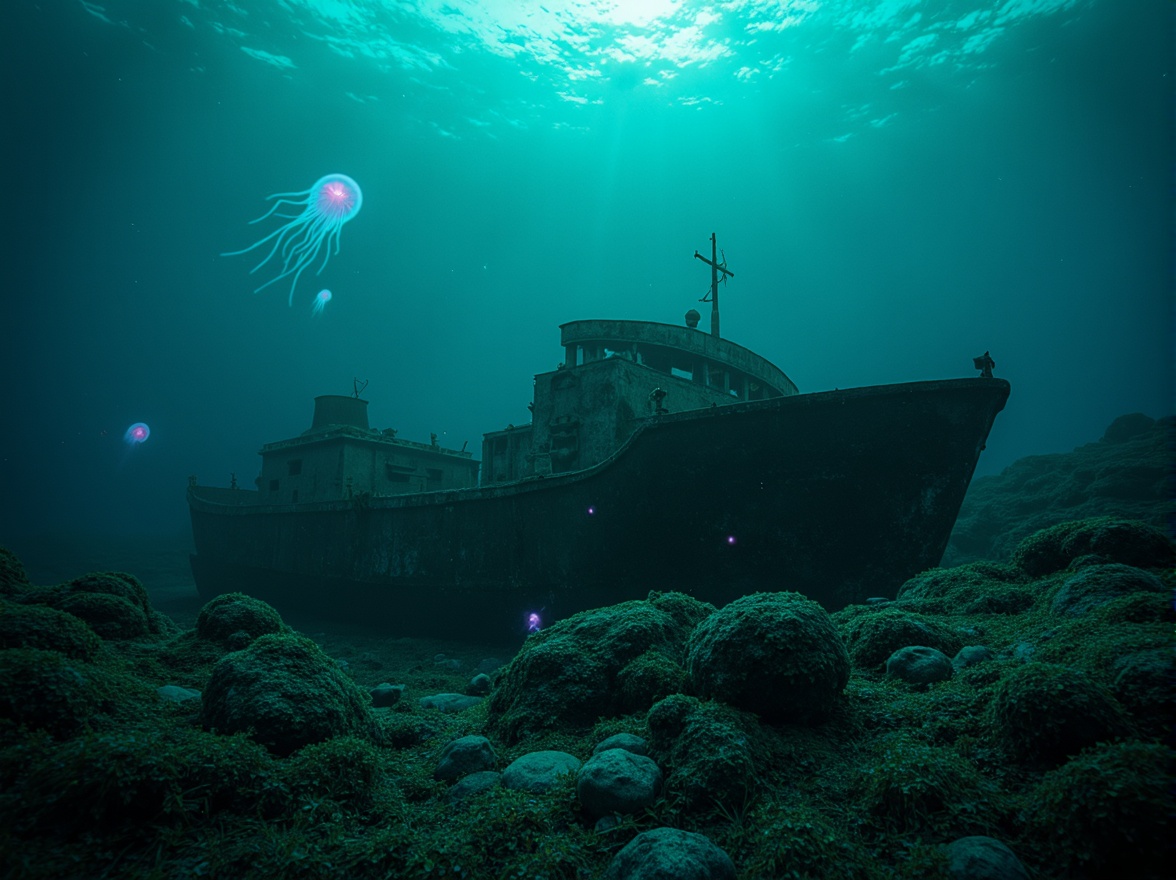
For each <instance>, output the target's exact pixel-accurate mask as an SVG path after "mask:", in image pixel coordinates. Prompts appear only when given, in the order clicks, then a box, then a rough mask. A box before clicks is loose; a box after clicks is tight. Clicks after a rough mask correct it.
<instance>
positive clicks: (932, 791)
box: [858, 732, 993, 834]
mask: <svg viewBox="0 0 1176 880" xmlns="http://www.w3.org/2000/svg"><path fill="white" fill-rule="evenodd" d="M873 758H874V760H872V761H871V762H869V764H868V765H867V767H866V768H865V769H864V770H863V771H862V774H861V777H860V780H859V783H858V788H859V791H860V794H861V804H862V806H863V807H865V809H866V811H867V812H868V813H869V814H870V815H871V817H872V818H873V820H874V821H875V822H876V823H877V824H878V826H879V827H880V828H881V829H882V830H884V831H886V832H889V833H895V834H910V833H914V832H918V831H927V830H932V829H940V830H949V829H955V828H959V827H960V824H961V823H972V822H975V821H976V820H977V819H983V818H985V817H986V814H990V812H991V809H990V808H989V807H987V806H986V805H987V804H988V803H989V802H990V801H991V797H992V793H993V787H992V784H991V783H989V782H988V781H986V780H985V779H984V778H983V777H982V776H981V775H980V773H979V771H977V770H976V769H975V768H974V767H973V766H972V765H971V764H970V763H969V762H968V761H967V760H966V759H964V758H962V757H960V755H959V754H958V753H957V752H955V751H954V750H953V749H949V748H944V747H942V746H932V745H928V744H926V743H924V742H921V741H919V740H918V739H917V738H915V737H913V736H911V735H910V734H909V733H905V732H904V733H896V734H892V735H889V736H886V737H884V738H882V739H880V740H878V742H877V743H876V744H875V745H874V755H873Z"/></svg>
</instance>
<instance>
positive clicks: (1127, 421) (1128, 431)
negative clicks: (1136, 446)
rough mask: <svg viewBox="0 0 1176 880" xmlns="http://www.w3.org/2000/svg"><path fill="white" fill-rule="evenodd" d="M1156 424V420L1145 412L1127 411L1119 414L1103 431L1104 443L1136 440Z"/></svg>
mask: <svg viewBox="0 0 1176 880" xmlns="http://www.w3.org/2000/svg"><path fill="white" fill-rule="evenodd" d="M1155 426H1156V420H1155V419H1153V418H1152V417H1151V416H1149V415H1144V414H1143V413H1138V412H1137V413H1127V414H1126V415H1122V416H1119V417H1118V418H1117V419H1115V420H1114V421H1113V422H1111V423H1110V424H1109V425H1107V429H1106V430H1105V431H1104V432H1103V435H1102V442H1103V443H1125V442H1127V441H1128V440H1134V439H1135V438H1136V437H1139V436H1141V435H1143V434H1146V433H1147V432H1148V431H1151V430H1152V429H1153V428H1155Z"/></svg>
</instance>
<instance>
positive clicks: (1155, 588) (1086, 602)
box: [1053, 562, 1168, 617]
mask: <svg viewBox="0 0 1176 880" xmlns="http://www.w3.org/2000/svg"><path fill="white" fill-rule="evenodd" d="M1167 592H1168V591H1167V590H1166V589H1165V588H1164V583H1163V581H1161V580H1160V579H1159V578H1158V577H1156V576H1155V575H1154V574H1152V573H1151V572H1148V571H1144V570H1143V569H1141V568H1136V567H1135V566H1132V565H1123V564H1122V563H1118V562H1115V563H1110V564H1108V565H1090V566H1084V567H1083V568H1082V569H1081V570H1080V571H1079V572H1078V573H1077V574H1075V575H1074V576H1073V577H1070V578H1067V579H1066V582H1065V583H1064V584H1062V587H1061V589H1060V590H1058V592H1057V593H1056V594H1055V595H1054V600H1053V611H1054V613H1055V614H1065V615H1068V616H1071V617H1078V616H1080V615H1083V614H1085V613H1086V612H1088V611H1090V610H1091V609H1093V608H1097V607H1099V606H1100V605H1106V604H1107V603H1109V602H1113V601H1114V600H1115V599H1118V598H1120V597H1121V596H1127V595H1130V594H1132V593H1167Z"/></svg>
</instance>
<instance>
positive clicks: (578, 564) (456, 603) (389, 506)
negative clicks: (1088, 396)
mask: <svg viewBox="0 0 1176 880" xmlns="http://www.w3.org/2000/svg"><path fill="white" fill-rule="evenodd" d="M1008 394H1009V385H1008V383H1007V382H1005V381H1003V380H1000V379H956V380H945V381H934V382H915V383H906V384H901V385H882V386H871V387H866V388H855V389H848V390H841V391H831V392H821V393H815V394H800V395H795V396H791V397H781V398H773V399H771V400H764V401H755V402H747V403H737V404H732V405H729V406H721V407H714V408H710V409H703V410H695V411H690V412H682V413H675V414H668V415H662V416H658V417H656V418H653V419H650V420H648V421H647V422H645V423H644V424H642V425H641V427H640V428H639V429H638V430H637V431H636V432H635V433H634V434H633V436H632V437H630V438H629V440H628V441H626V443H625V444H624V445H623V446H622V447H621V448H620V449H619V450H618V451H617V452H616V454H615V455H613V456H612V457H611V458H610V459H608V460H607V461H605V462H602V463H601V464H599V465H596V466H595V467H592V468H589V469H587V470H583V471H577V472H573V473H566V474H557V475H553V476H547V477H542V478H529V479H526V480H522V481H519V482H516V483H509V484H503V485H496V486H492V487H487V488H479V489H466V490H460V491H452V492H431V493H422V494H415V495H400V496H392V497H383V498H360V499H356V500H353V501H338V502H322V503H315V504H294V505H274V506H271V505H262V504H257V503H251V500H252V498H253V497H254V493H250V492H237V491H235V490H226V489H206V488H203V487H199V486H194V487H191V488H190V489H189V492H188V501H189V507H190V509H191V515H192V529H193V535H194V539H195V546H196V553H195V554H194V555H193V557H192V570H193V573H194V575H195V578H196V583H197V586H198V588H199V590H200V593H201V595H202V596H204V597H205V598H211V597H212V596H215V595H217V594H220V593H224V592H230V591H241V592H246V593H250V594H252V595H255V596H258V597H259V598H262V599H264V600H266V601H268V602H270V603H272V604H274V605H275V606H276V607H278V608H279V609H280V610H282V611H285V612H287V613H290V612H294V613H298V612H302V613H311V614H322V615H324V616H329V617H332V618H338V619H349V620H353V621H357V622H362V623H368V624H372V625H374V626H376V627H379V628H380V629H384V630H386V631H388V632H396V633H404V634H420V635H427V634H444V635H449V636H473V637H478V638H483V639H485V638H496V637H506V636H510V635H514V634H519V633H521V632H524V631H525V628H526V619H527V615H528V614H529V613H530V612H531V611H539V612H540V614H541V615H542V617H543V618H544V621H545V622H549V621H550V620H552V619H555V618H558V617H564V616H567V615H568V614H571V613H573V612H575V611H578V610H582V609H585V608H591V607H598V606H601V605H606V604H612V603H616V602H619V601H623V600H626V599H635V598H644V597H645V596H646V595H647V594H648V592H649V591H650V590H678V591H682V592H686V593H689V594H691V595H694V596H696V597H698V598H699V599H704V600H706V601H709V602H712V603H714V604H716V605H722V604H724V603H726V602H729V601H731V600H732V599H734V598H737V597H738V596H741V595H744V594H746V593H750V592H756V591H761V590H795V591H798V592H801V593H804V594H806V595H808V596H810V597H812V598H813V599H816V600H817V601H819V602H821V604H822V605H824V606H825V607H826V608H827V609H828V610H830V611H832V610H836V609H838V608H841V607H844V606H845V605H847V604H850V603H854V602H860V601H862V600H864V599H866V598H867V597H870V596H892V595H893V594H894V591H895V590H896V589H897V588H898V586H899V585H900V584H902V582H903V581H904V580H906V579H907V578H909V577H911V576H912V575H914V574H916V573H918V572H920V571H922V570H924V569H927V568H930V567H933V566H935V565H936V564H938V562H939V559H940V557H941V556H942V554H943V551H944V549H945V548H946V546H947V541H948V538H949V536H950V534H951V530H952V526H953V525H954V523H955V519H956V515H957V514H958V512H959V508H960V504H961V503H962V501H963V498H964V493H965V492H966V491H967V488H968V484H969V482H970V480H971V478H972V473H973V471H974V469H975V467H976V463H977V460H978V458H979V456H980V452H981V450H982V449H983V448H984V444H985V441H986V439H987V437H988V433H989V430H990V429H991V427H992V424H993V420H994V419H995V417H996V414H997V413H998V412H1000V410H1001V409H1002V408H1003V407H1004V404H1005V401H1006V400H1007V398H1008Z"/></svg>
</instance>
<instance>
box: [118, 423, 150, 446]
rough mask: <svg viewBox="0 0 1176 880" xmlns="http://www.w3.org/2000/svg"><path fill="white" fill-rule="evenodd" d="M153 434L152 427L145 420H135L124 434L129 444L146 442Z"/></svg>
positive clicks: (135, 444)
mask: <svg viewBox="0 0 1176 880" xmlns="http://www.w3.org/2000/svg"><path fill="white" fill-rule="evenodd" d="M150 436H151V429H150V428H148V427H147V426H146V425H145V424H144V423H143V422H135V424H133V425H131V426H130V427H129V428H127V432H126V433H125V434H123V441H124V442H125V443H126V444H127V445H128V446H138V445H139V444H140V443H144V442H146V440H147V438H148V437H150Z"/></svg>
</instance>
